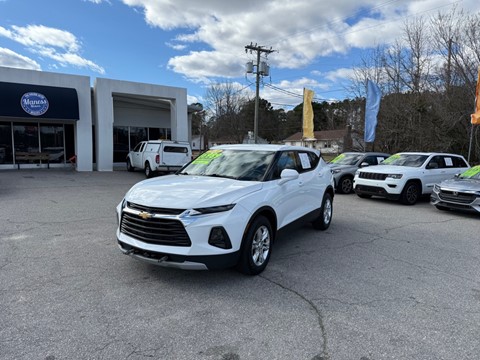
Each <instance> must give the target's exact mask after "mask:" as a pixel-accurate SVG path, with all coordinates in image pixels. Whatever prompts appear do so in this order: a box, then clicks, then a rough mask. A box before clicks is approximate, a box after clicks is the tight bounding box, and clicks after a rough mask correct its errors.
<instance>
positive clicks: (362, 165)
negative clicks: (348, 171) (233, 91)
mask: <svg viewBox="0 0 480 360" xmlns="http://www.w3.org/2000/svg"><path fill="white" fill-rule="evenodd" d="M368 165H370V164H369V163H367V162H362V163H361V164H360V166H359V167H361V168H363V167H366V166H368Z"/></svg>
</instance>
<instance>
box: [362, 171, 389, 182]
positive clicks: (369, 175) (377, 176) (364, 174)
mask: <svg viewBox="0 0 480 360" xmlns="http://www.w3.org/2000/svg"><path fill="white" fill-rule="evenodd" d="M358 177H359V178H361V179H369V180H385V179H386V178H387V174H377V173H369V172H363V171H360V174H359V175H358Z"/></svg>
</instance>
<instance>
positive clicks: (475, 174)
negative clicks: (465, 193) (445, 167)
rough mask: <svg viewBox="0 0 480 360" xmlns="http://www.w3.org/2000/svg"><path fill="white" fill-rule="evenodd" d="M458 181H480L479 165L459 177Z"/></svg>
mask: <svg viewBox="0 0 480 360" xmlns="http://www.w3.org/2000/svg"><path fill="white" fill-rule="evenodd" d="M459 178H460V179H475V180H480V165H477V166H474V167H472V168H470V169H468V170H467V171H465V172H463V173H462V174H460V176H459Z"/></svg>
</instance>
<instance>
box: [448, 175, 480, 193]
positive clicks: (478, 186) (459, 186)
mask: <svg viewBox="0 0 480 360" xmlns="http://www.w3.org/2000/svg"><path fill="white" fill-rule="evenodd" d="M440 187H441V188H442V189H448V190H452V191H462V192H464V191H478V192H480V180H476V179H460V178H453V179H448V180H444V181H442V182H441V183H440Z"/></svg>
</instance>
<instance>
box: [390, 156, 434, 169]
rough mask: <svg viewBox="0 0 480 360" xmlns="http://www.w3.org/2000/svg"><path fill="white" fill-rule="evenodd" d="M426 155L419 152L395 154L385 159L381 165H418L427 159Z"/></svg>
mask: <svg viewBox="0 0 480 360" xmlns="http://www.w3.org/2000/svg"><path fill="white" fill-rule="evenodd" d="M427 158H428V155H420V154H395V155H392V156H390V157H388V158H386V159H385V160H383V162H382V165H397V166H412V167H420V166H422V164H423V163H424V162H425V160H427Z"/></svg>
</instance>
